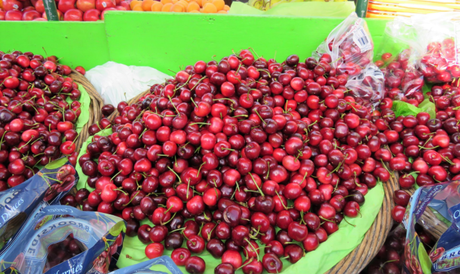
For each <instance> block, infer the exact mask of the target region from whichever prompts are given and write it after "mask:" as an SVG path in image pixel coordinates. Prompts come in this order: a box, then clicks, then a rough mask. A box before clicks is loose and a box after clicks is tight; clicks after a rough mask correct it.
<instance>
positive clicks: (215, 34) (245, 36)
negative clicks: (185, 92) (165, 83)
mask: <svg viewBox="0 0 460 274" xmlns="http://www.w3.org/2000/svg"><path fill="white" fill-rule="evenodd" d="M342 20H343V19H341V18H317V17H316V18H313V17H294V16H284V17H282V16H260V15H249V16H240V15H220V14H216V15H205V14H183V13H161V12H159V13H156V12H114V13H108V14H107V15H106V17H105V23H106V30H107V40H108V44H109V51H110V58H111V60H112V61H114V62H119V63H123V64H126V65H137V66H151V67H154V68H156V69H158V70H160V71H163V72H165V73H169V74H172V72H171V71H169V70H172V71H178V70H179V67H180V66H182V67H184V66H186V65H192V64H194V63H195V62H196V61H198V60H204V61H209V60H211V59H212V58H213V55H216V56H215V57H214V58H215V59H216V60H218V59H220V58H221V57H224V56H228V55H230V54H231V53H232V49H233V50H235V51H239V50H240V49H244V48H249V47H252V48H253V49H254V50H255V51H256V52H257V53H258V54H259V55H263V56H264V57H265V58H267V59H269V58H273V57H275V55H276V58H277V59H278V60H283V59H284V58H286V57H287V56H289V55H290V54H298V55H299V56H300V57H301V59H305V58H307V57H309V56H310V55H311V53H312V51H313V50H315V49H316V47H317V46H318V45H319V44H320V43H321V41H323V40H324V39H325V38H326V37H327V35H328V34H329V32H330V31H331V30H332V29H334V28H335V27H336V26H337V25H338V24H339V23H340V22H341V21H342ZM368 22H369V28H370V29H371V32H372V33H373V35H374V37H373V38H374V40H375V43H376V44H377V45H378V43H379V42H380V39H381V34H382V33H383V29H384V27H385V24H386V22H387V21H384V20H368ZM379 35H380V36H379Z"/></svg>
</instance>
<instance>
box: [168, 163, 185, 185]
mask: <svg viewBox="0 0 460 274" xmlns="http://www.w3.org/2000/svg"><path fill="white" fill-rule="evenodd" d="M168 169H169V170H171V172H172V173H174V175H176V177H177V179H179V183H182V180H181V179H180V176H179V174H177V173H176V172H175V171H174V169H172V168H170V167H169V166H168Z"/></svg>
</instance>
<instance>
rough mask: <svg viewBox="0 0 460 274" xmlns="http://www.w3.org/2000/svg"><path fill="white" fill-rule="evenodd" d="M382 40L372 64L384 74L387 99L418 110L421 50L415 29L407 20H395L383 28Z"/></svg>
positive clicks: (421, 84)
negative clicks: (407, 104) (410, 105)
mask: <svg viewBox="0 0 460 274" xmlns="http://www.w3.org/2000/svg"><path fill="white" fill-rule="evenodd" d="M383 37H384V38H383V39H382V41H383V42H382V44H381V45H380V46H379V49H378V51H377V53H376V59H377V61H376V62H375V64H376V65H377V66H379V67H380V68H381V70H382V72H383V73H384V74H385V92H386V94H387V97H389V98H391V99H393V100H399V101H404V102H406V101H407V102H408V103H411V104H412V105H414V106H418V105H419V104H420V103H421V102H422V101H423V99H424V98H423V92H422V88H423V84H424V82H423V74H422V73H421V72H420V71H419V66H418V64H417V60H419V59H420V56H421V53H422V49H421V47H420V44H419V43H418V38H417V32H416V29H415V27H414V26H413V25H412V23H411V21H410V19H407V18H402V17H398V18H396V19H395V20H393V21H391V22H389V23H388V24H387V25H386V27H385V31H384V35H383Z"/></svg>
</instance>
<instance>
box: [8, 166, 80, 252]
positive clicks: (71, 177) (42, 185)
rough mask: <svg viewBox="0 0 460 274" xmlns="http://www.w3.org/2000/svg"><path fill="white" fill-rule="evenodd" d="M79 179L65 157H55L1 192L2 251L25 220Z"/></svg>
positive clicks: (60, 195) (65, 192)
mask: <svg viewBox="0 0 460 274" xmlns="http://www.w3.org/2000/svg"><path fill="white" fill-rule="evenodd" d="M76 182H78V174H77V172H76V171H75V168H74V167H73V166H72V165H71V164H70V163H69V161H68V160H67V159H66V158H62V159H60V160H56V161H54V162H52V163H50V164H48V165H47V166H46V167H45V168H43V169H41V170H40V171H39V172H38V173H37V174H35V175H34V176H32V177H31V178H29V179H28V180H27V181H25V182H23V183H22V184H20V185H17V186H16V187H13V188H10V189H7V190H5V191H3V192H0V254H1V253H2V252H4V250H5V249H6V248H8V246H9V245H10V243H11V241H12V240H13V239H14V237H15V235H16V232H17V231H18V230H19V229H20V228H21V227H22V225H23V224H24V222H25V220H26V219H27V218H29V217H31V216H33V215H34V214H37V213H38V212H40V210H41V209H43V208H44V207H46V206H48V205H53V204H59V201H60V199H61V198H62V197H63V196H64V195H65V194H67V193H68V192H69V191H70V190H71V189H72V187H73V186H74V185H75V184H76Z"/></svg>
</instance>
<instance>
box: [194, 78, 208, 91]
mask: <svg viewBox="0 0 460 274" xmlns="http://www.w3.org/2000/svg"><path fill="white" fill-rule="evenodd" d="M204 78H206V76H204V77H201V78H200V80H198V82H196V84H195V85H194V86H193V87H192V88H191V89H190V91H192V90H193V89H194V88H195V87H196V86H198V84H199V83H200V82H201V81H203V80H204Z"/></svg>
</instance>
